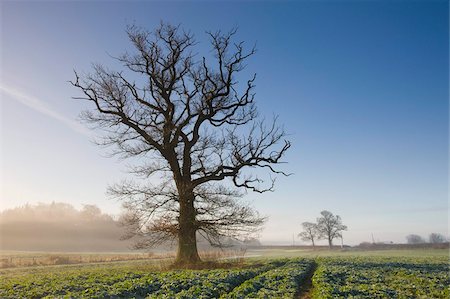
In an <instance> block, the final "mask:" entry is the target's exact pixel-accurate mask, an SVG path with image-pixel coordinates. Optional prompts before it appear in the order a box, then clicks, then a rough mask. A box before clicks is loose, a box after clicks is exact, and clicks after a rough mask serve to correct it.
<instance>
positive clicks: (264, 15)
mask: <svg viewBox="0 0 450 299" xmlns="http://www.w3.org/2000/svg"><path fill="white" fill-rule="evenodd" d="M0 9H1V16H0V19H1V41H0V43H1V50H0V51H1V81H0V84H1V89H0V92H1V97H2V98H1V153H0V156H1V176H2V178H1V183H2V186H1V206H0V208H1V209H5V208H11V207H14V206H17V205H22V204H25V203H27V202H28V203H36V202H49V201H64V202H69V203H72V204H73V205H75V206H77V207H78V206H80V205H81V204H87V203H95V204H97V205H98V206H99V207H100V208H101V209H103V210H105V211H107V212H110V213H119V210H120V204H119V203H117V202H114V201H111V200H108V199H107V198H106V196H105V188H106V186H107V185H108V184H110V183H114V182H116V181H119V180H120V179H122V178H124V177H126V173H125V172H124V170H125V165H124V164H123V163H119V162H117V161H115V160H114V159H109V158H105V157H103V156H105V154H106V151H105V150H103V149H101V148H99V147H96V146H95V145H93V144H92V143H90V141H89V140H90V139H92V137H93V136H95V133H92V132H90V131H88V130H86V129H85V128H84V126H83V125H81V124H80V123H78V122H77V115H78V114H79V112H80V111H81V110H83V109H84V108H85V107H86V106H85V104H84V103H80V102H77V101H75V100H71V96H74V95H76V94H77V90H74V88H72V87H71V86H70V85H69V84H68V82H67V81H68V80H71V79H73V72H72V70H73V69H77V70H79V71H87V72H88V71H89V70H90V66H91V63H92V62H100V63H103V64H105V65H112V66H113V65H115V62H114V61H113V60H112V59H111V58H110V57H109V54H110V55H118V54H121V53H122V52H123V51H124V50H125V49H129V48H130V46H129V43H128V41H127V38H126V35H125V31H124V29H125V26H126V24H131V23H136V24H137V25H140V26H144V27H147V28H149V29H152V28H155V27H156V26H157V25H158V24H159V23H160V21H161V20H163V21H167V22H171V23H174V24H178V23H180V24H182V26H183V27H185V28H186V29H190V30H191V31H192V32H193V33H194V34H195V35H196V36H197V40H199V42H200V44H199V52H200V53H202V51H206V49H207V48H206V47H207V38H206V36H205V34H204V32H205V31H206V30H212V31H215V30H217V29H222V30H225V31H227V30H229V29H231V28H232V27H236V26H237V27H238V28H239V34H238V39H239V40H244V41H246V42H248V44H249V46H251V45H253V44H254V43H256V44H257V48H258V53H257V54H256V55H255V56H254V57H253V58H252V59H251V60H250V61H249V64H248V71H249V72H256V73H257V75H258V78H257V81H256V94H257V104H258V107H259V110H260V114H262V115H266V116H268V117H270V116H272V114H277V115H279V118H280V120H281V122H282V123H284V126H285V128H286V130H287V131H288V132H289V133H290V134H291V140H292V143H293V146H292V149H291V151H290V153H289V154H288V156H287V157H286V160H287V161H288V162H289V164H288V165H287V166H286V169H287V170H288V171H290V172H293V173H295V175H293V176H291V177H288V178H283V177H281V178H279V180H278V184H277V189H276V191H275V192H273V193H270V194H264V195H259V194H252V193H249V194H248V195H247V199H248V200H250V201H251V202H252V204H253V205H254V206H255V207H256V208H257V209H258V210H259V211H260V212H261V213H263V214H265V215H268V216H269V217H270V220H269V222H268V223H267V225H266V229H265V230H264V231H263V233H262V236H261V237H262V240H263V241H264V242H266V243H270V242H273V243H275V242H278V243H283V242H284V243H290V242H292V234H293V233H298V232H299V230H300V224H301V222H303V221H314V220H315V218H316V217H317V216H318V215H319V212H320V211H321V210H323V209H327V210H330V211H332V212H334V213H336V214H339V215H341V217H342V218H343V220H344V223H345V224H347V225H348V227H349V230H348V232H346V233H345V234H344V239H345V241H346V242H348V243H350V244H357V243H359V242H362V241H370V240H371V234H373V235H374V237H375V239H376V240H380V241H391V240H392V241H395V242H404V241H405V238H404V237H405V236H406V235H407V234H410V233H418V234H421V235H423V236H427V235H428V234H429V233H431V232H440V233H443V234H446V235H448V227H449V226H448V213H449V208H448V203H449V202H448V165H449V163H448V162H449V161H448V149H449V148H448V142H449V139H448V133H449V132H448V121H449V119H448V115H449V102H448V98H449V81H448V80H449V29H448V28H449V7H448V1H361V2H357V1H319V2H307V1H304V2H303V1H296V2H294V1H291V2H290V1H282V2H275V1H274V2H270V1H225V2H219V3H212V1H211V2H208V1H165V2H157V1H116V2H109V1H108V2H106V1H98V2H90V1H74V2H62V3H61V2H56V1H55V2H53V1H42V2H40V1H30V2H28V1H2V2H1V3H0ZM245 79H246V78H242V81H244V80H245ZM296 242H297V243H298V242H300V241H299V240H298V239H296Z"/></svg>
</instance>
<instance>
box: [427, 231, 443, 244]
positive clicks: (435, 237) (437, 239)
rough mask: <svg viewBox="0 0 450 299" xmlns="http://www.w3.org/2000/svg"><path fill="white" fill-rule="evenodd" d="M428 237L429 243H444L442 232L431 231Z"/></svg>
mask: <svg viewBox="0 0 450 299" xmlns="http://www.w3.org/2000/svg"><path fill="white" fill-rule="evenodd" d="M428 238H429V241H430V243H431V244H439V243H445V237H444V236H443V235H442V234H438V233H431V234H430V236H429V237H428Z"/></svg>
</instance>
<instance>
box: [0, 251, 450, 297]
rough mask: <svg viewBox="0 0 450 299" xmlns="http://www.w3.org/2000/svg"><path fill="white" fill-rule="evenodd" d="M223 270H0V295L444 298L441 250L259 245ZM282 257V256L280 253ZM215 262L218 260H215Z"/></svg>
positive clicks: (133, 265) (127, 264)
mask: <svg viewBox="0 0 450 299" xmlns="http://www.w3.org/2000/svg"><path fill="white" fill-rule="evenodd" d="M249 255H251V256H253V257H252V258H248V259H246V260H244V261H242V260H241V261H240V262H236V263H230V262H223V263H222V264H221V265H222V268H221V269H204V270H170V269H168V264H169V263H168V262H162V261H159V262H156V261H155V260H137V261H123V262H109V263H96V264H85V265H60V266H37V267H26V268H11V269H4V270H1V271H0V275H1V280H0V298H311V299H321V298H449V296H450V293H449V285H450V279H449V259H448V251H446V250H424V251H421V250H413V251H400V250H397V251H392V252H389V251H378V252H376V251H373V252H342V251H331V252H330V251H319V252H315V251H308V250H279V249H278V250H272V251H267V250H262V251H261V250H260V251H250V252H249ZM282 256H284V257H282ZM219 266H220V265H219Z"/></svg>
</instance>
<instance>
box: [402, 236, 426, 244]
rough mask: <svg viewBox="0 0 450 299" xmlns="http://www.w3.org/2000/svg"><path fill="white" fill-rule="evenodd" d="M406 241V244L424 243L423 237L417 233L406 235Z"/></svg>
mask: <svg viewBox="0 0 450 299" xmlns="http://www.w3.org/2000/svg"><path fill="white" fill-rule="evenodd" d="M406 242H407V243H408V244H423V243H426V242H425V240H424V238H422V237H421V236H419V235H415V234H410V235H407V236H406Z"/></svg>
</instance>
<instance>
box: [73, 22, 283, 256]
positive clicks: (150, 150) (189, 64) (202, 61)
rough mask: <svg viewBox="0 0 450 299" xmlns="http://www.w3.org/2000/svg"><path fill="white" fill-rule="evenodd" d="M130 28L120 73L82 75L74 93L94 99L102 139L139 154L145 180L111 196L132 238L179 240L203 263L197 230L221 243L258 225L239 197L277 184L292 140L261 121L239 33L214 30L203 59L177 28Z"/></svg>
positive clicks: (90, 116) (119, 187)
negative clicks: (123, 213)
mask: <svg viewBox="0 0 450 299" xmlns="http://www.w3.org/2000/svg"><path fill="white" fill-rule="evenodd" d="M127 33H128V37H129V39H130V41H131V43H132V45H133V46H134V51H133V52H132V53H125V54H124V55H122V56H120V57H117V58H116V59H117V60H118V62H120V63H121V65H122V66H123V70H121V71H114V70H110V69H108V68H106V67H103V66H101V65H95V66H94V69H93V72H92V73H91V74H87V75H83V76H81V75H78V73H76V72H75V76H76V78H75V80H73V81H72V82H71V83H72V84H73V86H75V87H77V88H78V89H79V90H80V91H81V95H80V96H77V97H75V98H76V99H81V100H87V101H89V102H91V103H92V104H93V106H92V107H93V109H92V110H89V111H85V112H84V113H83V114H82V117H83V118H84V119H85V120H86V121H88V122H90V123H92V124H94V125H95V126H96V127H100V128H101V129H103V130H104V131H105V132H106V134H103V135H102V139H101V141H100V143H101V144H103V145H107V146H112V148H113V154H116V155H119V156H120V157H122V158H137V159H133V160H134V161H138V162H137V164H136V163H135V164H134V165H135V167H134V168H133V169H132V172H133V173H135V174H136V175H138V176H141V178H144V182H146V183H144V184H143V183H140V182H139V180H138V179H135V180H133V181H124V182H123V183H121V184H116V185H113V186H111V188H110V189H109V193H110V194H111V195H112V196H115V197H117V198H119V199H121V200H123V201H124V206H125V207H126V208H127V209H128V213H127V215H126V217H124V219H125V222H127V223H128V224H129V227H130V232H131V235H141V236H145V237H146V238H145V239H141V240H143V241H142V242H141V243H140V244H138V245H139V246H153V245H156V244H158V243H161V242H164V241H166V240H170V239H174V240H177V242H178V252H177V260H176V261H177V262H178V263H183V264H186V263H196V262H198V261H199V260H200V259H199V256H198V252H197V244H196V237H197V234H201V235H203V236H204V237H205V238H206V239H208V240H209V241H210V242H211V243H212V244H220V240H221V238H222V237H223V236H238V235H240V234H242V233H245V232H252V231H254V230H255V229H256V228H258V227H260V225H261V224H262V223H263V221H264V219H263V218H262V217H260V216H259V215H258V213H257V212H255V211H254V210H252V209H251V208H250V207H249V206H247V205H245V204H242V203H240V201H239V197H241V195H243V193H242V192H245V191H246V190H252V191H255V192H265V191H270V190H272V189H273V186H274V185H273V184H274V178H273V177H272V176H270V174H271V173H274V174H280V173H281V174H284V173H283V172H282V171H279V170H277V169H275V168H274V167H275V166H276V165H277V164H279V163H281V159H282V157H283V156H284V154H285V153H286V151H287V150H288V149H289V147H290V143H289V141H287V140H285V133H284V131H283V130H282V129H281V128H280V127H279V126H278V125H277V121H276V119H274V120H273V121H271V122H266V121H264V120H263V119H260V118H258V117H257V112H256V107H255V94H254V82H255V78H256V75H253V76H251V77H250V78H248V79H247V80H246V81H245V83H242V84H239V81H238V80H237V75H238V74H239V73H241V72H242V71H243V70H244V68H245V64H246V61H247V59H248V58H249V57H250V56H252V55H253V54H254V53H255V49H254V48H250V49H249V50H246V49H245V47H244V43H243V42H238V43H236V42H234V41H233V39H234V36H235V33H236V30H232V31H231V32H228V33H223V32H220V31H218V32H215V33H211V32H210V33H207V36H208V38H209V41H210V45H211V49H212V51H211V52H209V53H207V55H205V56H201V55H199V54H198V53H197V52H195V51H194V49H196V45H197V42H196V41H195V39H194V36H193V35H192V34H191V33H189V32H186V31H184V30H182V29H181V28H180V27H179V26H172V25H168V24H161V26H160V27H159V28H157V29H156V30H154V31H148V30H145V29H142V28H138V27H136V26H130V27H128V28H127ZM241 82H242V81H241ZM136 165H137V166H136ZM258 169H261V170H265V171H261V170H258Z"/></svg>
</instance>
